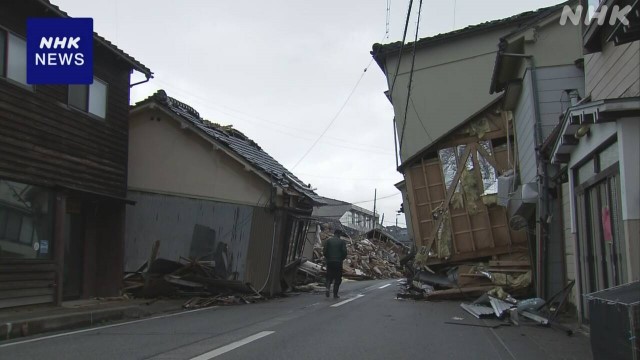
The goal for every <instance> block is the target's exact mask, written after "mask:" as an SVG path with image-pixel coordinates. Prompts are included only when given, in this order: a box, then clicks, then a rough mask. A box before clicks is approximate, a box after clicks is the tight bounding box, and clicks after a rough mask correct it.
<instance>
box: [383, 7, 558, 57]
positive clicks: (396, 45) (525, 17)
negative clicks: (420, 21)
mask: <svg viewBox="0 0 640 360" xmlns="http://www.w3.org/2000/svg"><path fill="white" fill-rule="evenodd" d="M565 4H566V3H561V4H558V5H554V6H550V7H546V8H541V9H538V10H534V11H527V12H523V13H520V14H517V15H514V16H511V17H508V18H504V19H499V20H492V21H487V22H483V23H480V24H477V25H470V26H467V27H465V28H463V29H459V30H455V31H451V32H448V33H443V34H438V35H434V36H430V37H425V38H422V39H419V40H418V41H417V43H416V47H418V48H420V47H423V46H429V45H433V44H436V43H440V42H443V41H446V40H453V39H455V38H458V37H463V36H466V35H468V34H473V33H477V32H480V31H486V30H490V29H493V28H497V27H501V26H507V25H512V24H514V23H515V24H520V25H522V24H525V23H528V22H529V21H530V20H532V19H534V18H537V17H538V16H540V14H541V13H546V12H547V11H549V10H555V9H557V8H559V7H561V6H564V5H565ZM401 47H402V41H396V42H393V43H390V44H384V45H383V44H373V50H372V51H371V55H372V56H373V58H374V59H375V60H376V62H377V63H378V65H380V67H381V68H383V69H384V59H385V58H386V56H387V55H388V54H396V53H397V52H398V51H400V48H401ZM412 48H413V42H411V43H407V44H405V45H404V50H403V51H411V49H412Z"/></svg>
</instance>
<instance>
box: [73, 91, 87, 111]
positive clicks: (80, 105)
mask: <svg viewBox="0 0 640 360" xmlns="http://www.w3.org/2000/svg"><path fill="white" fill-rule="evenodd" d="M88 97H89V87H88V86H87V85H69V105H71V106H73V107H74V108H76V109H78V110H82V111H87V103H88V101H87V98H88Z"/></svg>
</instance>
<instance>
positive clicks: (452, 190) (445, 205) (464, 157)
mask: <svg viewBox="0 0 640 360" xmlns="http://www.w3.org/2000/svg"><path fill="white" fill-rule="evenodd" d="M472 148H475V146H474V144H470V145H468V146H467V147H466V148H465V149H464V153H462V156H461V157H460V163H461V164H462V166H459V167H458V171H456V175H455V176H454V177H453V181H452V182H451V187H450V188H449V190H447V197H446V198H445V199H444V202H443V204H442V208H443V209H445V208H446V209H448V208H449V203H451V198H453V194H454V193H455V191H456V188H457V187H458V182H460V177H461V176H462V172H463V171H464V170H465V169H466V168H467V167H466V164H467V159H468V158H469V154H471V149H472ZM443 220H444V216H440V217H439V218H438V220H437V221H436V224H435V227H434V228H433V230H431V236H430V237H429V238H428V239H427V244H426V245H425V246H426V247H427V253H428V252H429V250H431V246H433V242H434V240H435V236H436V235H437V234H438V229H439V228H440V225H442V221H443Z"/></svg>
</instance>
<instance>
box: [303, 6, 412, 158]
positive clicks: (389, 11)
mask: <svg viewBox="0 0 640 360" xmlns="http://www.w3.org/2000/svg"><path fill="white" fill-rule="evenodd" d="M411 2H413V0H411ZM386 11H387V15H386V26H385V33H384V36H383V37H382V39H383V41H384V39H385V38H387V37H388V35H389V24H390V22H391V0H387V9H386ZM409 12H411V5H409ZM407 21H408V20H407ZM405 35H406V29H405ZM380 42H382V41H380ZM403 43H404V40H403ZM374 59H375V56H373V57H372V58H371V60H370V61H369V63H368V64H367V66H366V67H365V68H364V71H363V72H362V74H360V78H359V79H358V81H357V82H356V84H355V86H354V87H353V89H351V92H350V93H349V95H348V96H347V99H346V100H345V101H344V103H343V104H342V106H341V107H340V109H339V110H338V112H337V113H336V114H335V116H334V117H333V119H331V121H330V122H329V125H327V127H326V128H325V129H324V131H322V133H321V134H320V136H318V138H317V139H316V141H314V142H313V144H311V146H310V147H309V149H308V150H307V151H306V152H305V153H304V154H303V155H302V157H301V158H300V160H298V161H297V162H296V163H295V164H294V165H293V166H292V167H291V170H293V169H295V168H296V167H297V166H298V165H299V164H300V163H301V162H302V160H304V159H305V158H306V157H307V156H308V155H309V154H310V153H311V151H312V150H313V148H314V147H315V146H316V145H317V144H318V141H320V139H321V138H322V137H323V136H324V135H325V134H326V133H327V131H329V129H330V128H331V126H332V125H333V123H334V122H335V121H336V120H337V119H338V117H339V116H340V114H342V111H343V110H344V108H345V107H346V106H347V103H349V100H351V97H352V96H353V94H354V93H355V92H356V89H357V88H358V85H360V82H361V81H362V79H363V78H364V75H365V74H366V73H367V70H369V67H370V66H371V64H372V63H373V60H374ZM396 77H397V72H396ZM394 155H395V154H394Z"/></svg>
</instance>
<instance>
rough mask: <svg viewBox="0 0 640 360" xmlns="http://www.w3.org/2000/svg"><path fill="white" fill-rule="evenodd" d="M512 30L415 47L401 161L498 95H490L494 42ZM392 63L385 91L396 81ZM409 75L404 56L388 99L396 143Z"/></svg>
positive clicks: (390, 61) (394, 61)
mask: <svg viewBox="0 0 640 360" xmlns="http://www.w3.org/2000/svg"><path fill="white" fill-rule="evenodd" d="M512 30H513V28H511V27H509V28H502V29H501V30H493V31H488V32H486V33H479V34H475V35H469V36H467V37H466V38H464V39H457V40H456V39H452V40H449V41H446V42H444V43H441V44H438V45H434V46H432V47H428V48H422V49H420V48H418V51H417V53H416V60H415V68H414V74H413V86H412V90H411V98H412V99H413V104H412V103H409V111H408V113H407V126H406V128H405V131H404V138H403V143H402V148H401V149H400V157H401V159H402V160H403V161H404V160H406V159H408V158H409V157H411V156H412V155H415V154H416V153H418V152H419V151H420V150H421V149H423V148H425V147H426V146H428V145H430V144H432V143H434V142H435V141H436V140H437V139H439V138H440V137H442V136H443V135H445V134H446V133H448V132H449V131H451V130H452V129H453V128H455V127H456V126H458V125H460V124H461V123H462V122H463V121H464V120H466V119H467V118H469V117H470V116H472V115H473V114H475V113H477V112H478V111H480V110H481V109H482V108H484V107H485V106H486V105H488V104H489V103H490V102H491V101H492V100H493V99H495V98H496V96H497V95H498V94H494V95H490V94H489V86H490V83H491V74H492V71H493V66H494V63H495V58H496V52H497V49H498V41H499V38H500V37H501V36H504V35H506V34H507V33H508V32H510V31H512ZM396 64H397V57H391V58H388V59H387V63H386V71H387V74H386V75H387V80H388V85H389V88H391V84H392V82H393V79H394V77H395V70H396ZM410 70H411V53H410V52H408V53H406V54H404V55H403V56H402V62H401V66H400V70H399V76H398V79H397V81H396V84H395V87H394V91H393V96H392V98H393V107H394V113H395V118H396V122H397V132H398V138H400V134H401V132H402V127H403V124H404V113H405V105H406V101H407V84H408V82H409V72H410ZM414 108H415V110H414ZM416 112H417V113H418V114H419V118H420V119H421V120H422V123H423V125H424V127H423V125H421V124H420V120H419V119H418V116H416ZM425 129H426V131H425Z"/></svg>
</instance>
